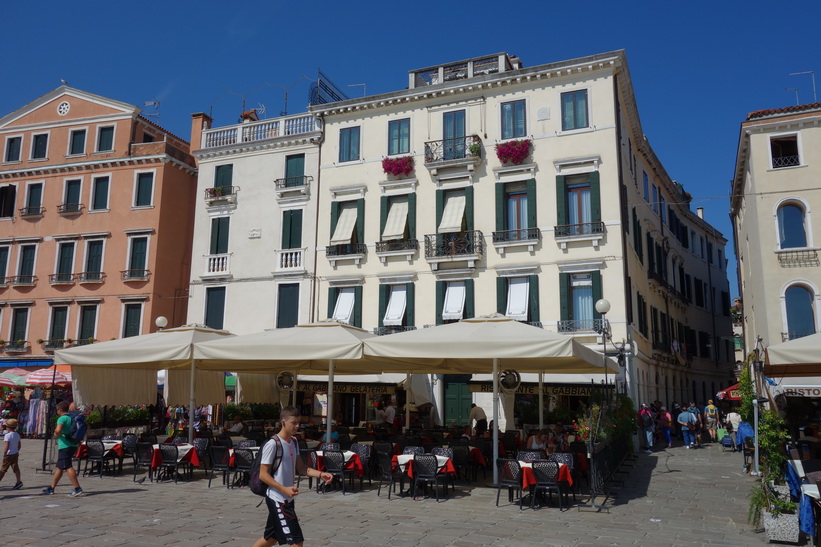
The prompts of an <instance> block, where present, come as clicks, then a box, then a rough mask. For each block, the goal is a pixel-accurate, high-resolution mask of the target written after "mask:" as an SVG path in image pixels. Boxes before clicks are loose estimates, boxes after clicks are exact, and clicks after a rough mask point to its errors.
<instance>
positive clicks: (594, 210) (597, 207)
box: [590, 171, 601, 222]
mask: <svg viewBox="0 0 821 547" xmlns="http://www.w3.org/2000/svg"><path fill="white" fill-rule="evenodd" d="M599 180H600V179H599V172H598V171H593V172H592V173H590V218H591V220H592V221H593V222H601V190H600V188H601V184H600V182H599Z"/></svg>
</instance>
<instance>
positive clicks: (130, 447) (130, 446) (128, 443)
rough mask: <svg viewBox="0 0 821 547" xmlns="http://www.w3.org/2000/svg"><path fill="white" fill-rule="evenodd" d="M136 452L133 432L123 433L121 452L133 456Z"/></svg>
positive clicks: (135, 438)
mask: <svg viewBox="0 0 821 547" xmlns="http://www.w3.org/2000/svg"><path fill="white" fill-rule="evenodd" d="M136 452H137V436H136V435H135V434H134V433H126V434H125V435H123V453H124V454H125V455H126V456H131V457H133V456H134V454H135V453H136Z"/></svg>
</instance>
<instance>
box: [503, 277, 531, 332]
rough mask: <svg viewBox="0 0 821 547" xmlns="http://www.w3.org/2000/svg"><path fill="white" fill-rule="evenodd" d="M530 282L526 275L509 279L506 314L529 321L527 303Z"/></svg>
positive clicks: (518, 319) (512, 317)
mask: <svg viewBox="0 0 821 547" xmlns="http://www.w3.org/2000/svg"><path fill="white" fill-rule="evenodd" d="M529 293H530V283H529V282H528V279H527V278H526V277H512V278H510V279H508V280H507V306H506V309H505V315H506V316H508V317H510V318H511V319H516V320H517V321H527V307H528V306H527V304H528V295H529Z"/></svg>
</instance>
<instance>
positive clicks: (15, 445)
mask: <svg viewBox="0 0 821 547" xmlns="http://www.w3.org/2000/svg"><path fill="white" fill-rule="evenodd" d="M4 440H5V441H6V442H7V443H9V452H8V453H9V456H11V455H12V454H17V453H18V452H19V451H20V434H19V433H17V432H16V431H7V432H6V436H5V438H4Z"/></svg>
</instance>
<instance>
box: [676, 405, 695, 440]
mask: <svg viewBox="0 0 821 547" xmlns="http://www.w3.org/2000/svg"><path fill="white" fill-rule="evenodd" d="M695 406H696V405H695V404H694V403H691V404H690V406H689V407H688V408H686V409H685V410H683V411H682V412H681V414H679V415H678V423H679V425H680V426H681V433H682V434H683V435H684V446H685V447H687V448H695V447H696V431H697V430H698V425H699V421H698V416H697V411H696V408H695Z"/></svg>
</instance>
